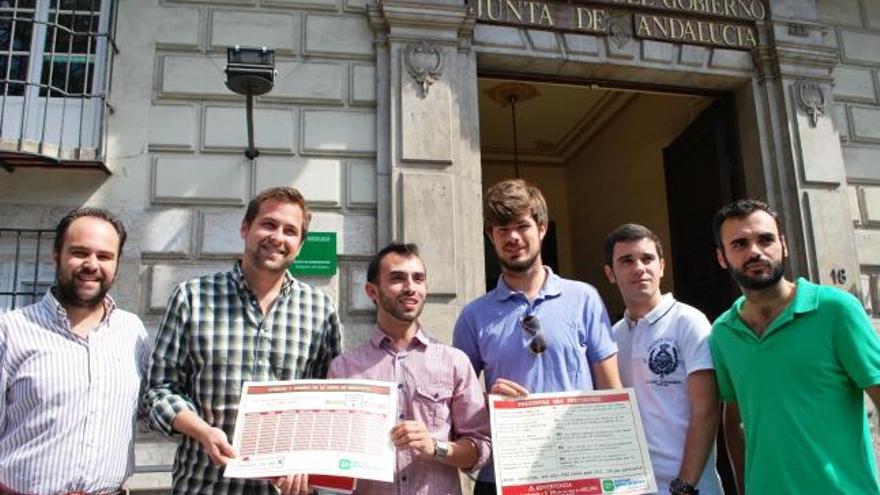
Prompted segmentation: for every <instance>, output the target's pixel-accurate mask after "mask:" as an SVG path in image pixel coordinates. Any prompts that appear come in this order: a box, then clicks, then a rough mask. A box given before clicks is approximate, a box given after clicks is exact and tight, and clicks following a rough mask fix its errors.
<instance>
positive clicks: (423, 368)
mask: <svg viewBox="0 0 880 495" xmlns="http://www.w3.org/2000/svg"><path fill="white" fill-rule="evenodd" d="M365 290H366V293H367V296H368V297H369V298H370V299H372V300H373V303H374V304H375V305H376V326H375V328H374V329H373V334H372V336H371V337H370V340H368V341H367V342H364V343H363V344H361V345H360V346H358V347H356V348H354V349H352V350H351V351H349V352H346V353H345V354H343V355H342V356H340V357H338V358H336V359H334V360H333V363H332V364H331V365H330V373H329V374H328V377H334V378H364V379H370V380H383V381H390V382H395V383H397V389H398V395H397V403H398V413H399V420H400V422H399V423H398V424H397V426H395V427H394V428H393V429H392V430H391V433H390V434H391V440H392V442H393V443H394V445H395V446H397V463H396V467H397V470H396V473H395V480H394V482H393V484H389V483H383V482H379V481H370V480H359V481H358V486H357V490H356V493H358V494H360V495H385V494H388V493H400V494H412V495H416V494H418V495H433V494H436V495H449V494H460V493H461V486H460V482H459V476H458V470H459V469H465V470H468V471H475V470H477V469H479V468H480V467H482V466H483V465H484V464H485V463H486V461H487V460H488V459H489V452H490V451H491V445H490V442H489V416H488V412H487V410H486V408H485V401H484V399H483V392H482V389H481V388H480V383H479V381H478V380H477V376H476V375H475V374H474V370H473V369H471V366H470V363H468V359H467V357H466V356H465V355H464V354H462V352H461V351H459V350H458V349H455V348H453V347H451V346H449V345H446V344H443V343H441V342H439V341H437V340H434V339H432V338H431V337H429V336H428V335H427V334H426V332H425V329H424V328H422V326H421V324H420V323H419V315H420V314H421V313H422V308H423V307H424V305H425V297H426V296H427V292H428V289H427V274H426V273H425V265H424V263H422V260H421V258H420V257H419V250H418V248H417V247H416V245H415V244H397V243H391V244H389V245H388V246H386V247H385V248H384V249H382V250H381V251H379V253H378V254H376V256H374V257H373V259H372V260H371V261H370V264H369V266H368V268H367V284H366V286H365Z"/></svg>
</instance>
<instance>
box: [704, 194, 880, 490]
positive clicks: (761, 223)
mask: <svg viewBox="0 0 880 495" xmlns="http://www.w3.org/2000/svg"><path fill="white" fill-rule="evenodd" d="M714 233H715V241H716V243H717V245H718V249H717V255H718V262H719V263H720V264H721V266H722V267H724V268H726V269H727V270H728V272H729V273H730V275H731V276H732V277H733V279H734V280H735V281H736V283H737V284H738V285H739V287H740V289H741V290H742V292H743V297H740V298H739V299H738V300H737V301H736V302H735V303H734V304H733V307H731V308H730V309H729V310H727V312H725V313H724V314H722V315H721V316H720V317H719V318H718V319H717V320H716V321H715V324H714V325H713V328H712V335H711V337H710V340H709V343H710V347H711V349H712V356H713V358H714V360H715V372H716V374H717V378H718V392H719V395H720V397H721V400H722V401H724V402H725V403H726V405H725V413H724V428H725V434H726V437H727V443H728V452H729V453H730V456H731V459H732V462H733V465H734V472H735V473H736V474H737V482H738V483H739V486H740V493H742V492H743V490H742V488H743V486H744V487H745V493H746V494H748V495H753V494H757V495H763V494H785V493H821V494H823V495H827V494H860V495H861V494H880V486H878V484H877V472H876V467H875V461H874V455H873V452H872V449H871V437H870V434H869V431H868V422H867V417H866V412H865V402H864V394H863V393H862V392H863V391H865V392H867V393H868V395H869V396H870V397H871V400H872V401H873V402H874V404H875V405H876V404H878V403H880V386H878V384H880V340H878V338H877V335H876V333H875V331H874V328H873V326H872V325H871V322H870V320H869V319H868V317H867V316H866V315H865V310H864V309H863V308H862V305H861V304H860V303H859V301H858V300H857V299H856V298H855V297H853V296H851V295H850V294H848V293H846V292H843V291H841V290H838V289H834V288H831V287H824V286H819V285H815V284H812V283H810V282H808V281H807V280H805V279H803V278H800V279H798V280H797V281H796V282H791V281H789V280H786V279H785V278H784V277H783V267H782V266H783V262H784V260H785V257H786V255H787V248H786V245H785V239H784V238H783V236H782V234H781V232H780V225H779V217H778V215H777V213H776V212H775V211H774V210H773V209H772V208H770V206H768V205H767V204H766V203H763V202H761V201H756V200H738V201H736V202H734V203H731V204H730V205H727V206H725V207H724V208H722V209H721V210H719V211H718V213H716V215H715V222H714ZM740 423H741V424H742V426H740ZM743 434H744V435H743ZM743 436H744V437H745V438H744V439H743ZM744 453H745V466H744V469H743V454H744ZM743 474H744V476H743ZM743 483H745V485H743Z"/></svg>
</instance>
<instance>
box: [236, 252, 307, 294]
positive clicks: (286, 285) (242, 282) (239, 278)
mask: <svg viewBox="0 0 880 495" xmlns="http://www.w3.org/2000/svg"><path fill="white" fill-rule="evenodd" d="M230 273H231V274H232V281H233V282H235V285H236V286H238V288H239V289H240V290H247V291H250V287H249V286H248V283H247V280H246V279H245V278H244V272H243V271H242V270H241V260H236V262H235V263H234V264H233V265H232V272H230ZM295 280H296V279H295V278H293V275H291V274H290V270H285V271H284V281H283V282H281V292H280V294H286V293H287V292H288V291H289V290H290V287H291V285H292V284H293V282H294V281H295Z"/></svg>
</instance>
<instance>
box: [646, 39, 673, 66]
mask: <svg viewBox="0 0 880 495" xmlns="http://www.w3.org/2000/svg"><path fill="white" fill-rule="evenodd" d="M674 58H675V45H673V44H672V43H666V42H663V41H652V40H643V41H642V59H644V60H647V61H649V62H663V63H667V64H671V63H672V62H673V59H674Z"/></svg>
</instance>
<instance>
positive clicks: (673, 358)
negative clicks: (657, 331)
mask: <svg viewBox="0 0 880 495" xmlns="http://www.w3.org/2000/svg"><path fill="white" fill-rule="evenodd" d="M680 363H681V361H680V359H679V357H678V348H677V347H676V346H675V341H674V340H671V339H657V340H655V341H654V342H653V343H652V344H651V345H650V347H648V369H650V370H651V373H654V375H655V377H656V378H655V379H653V380H648V383H652V384H654V385H660V386H665V385H672V384H677V383H681V380H670V379H669V378H668V377H669V375H671V374H672V373H674V372H675V370H676V369H678V365H679V364H680Z"/></svg>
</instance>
